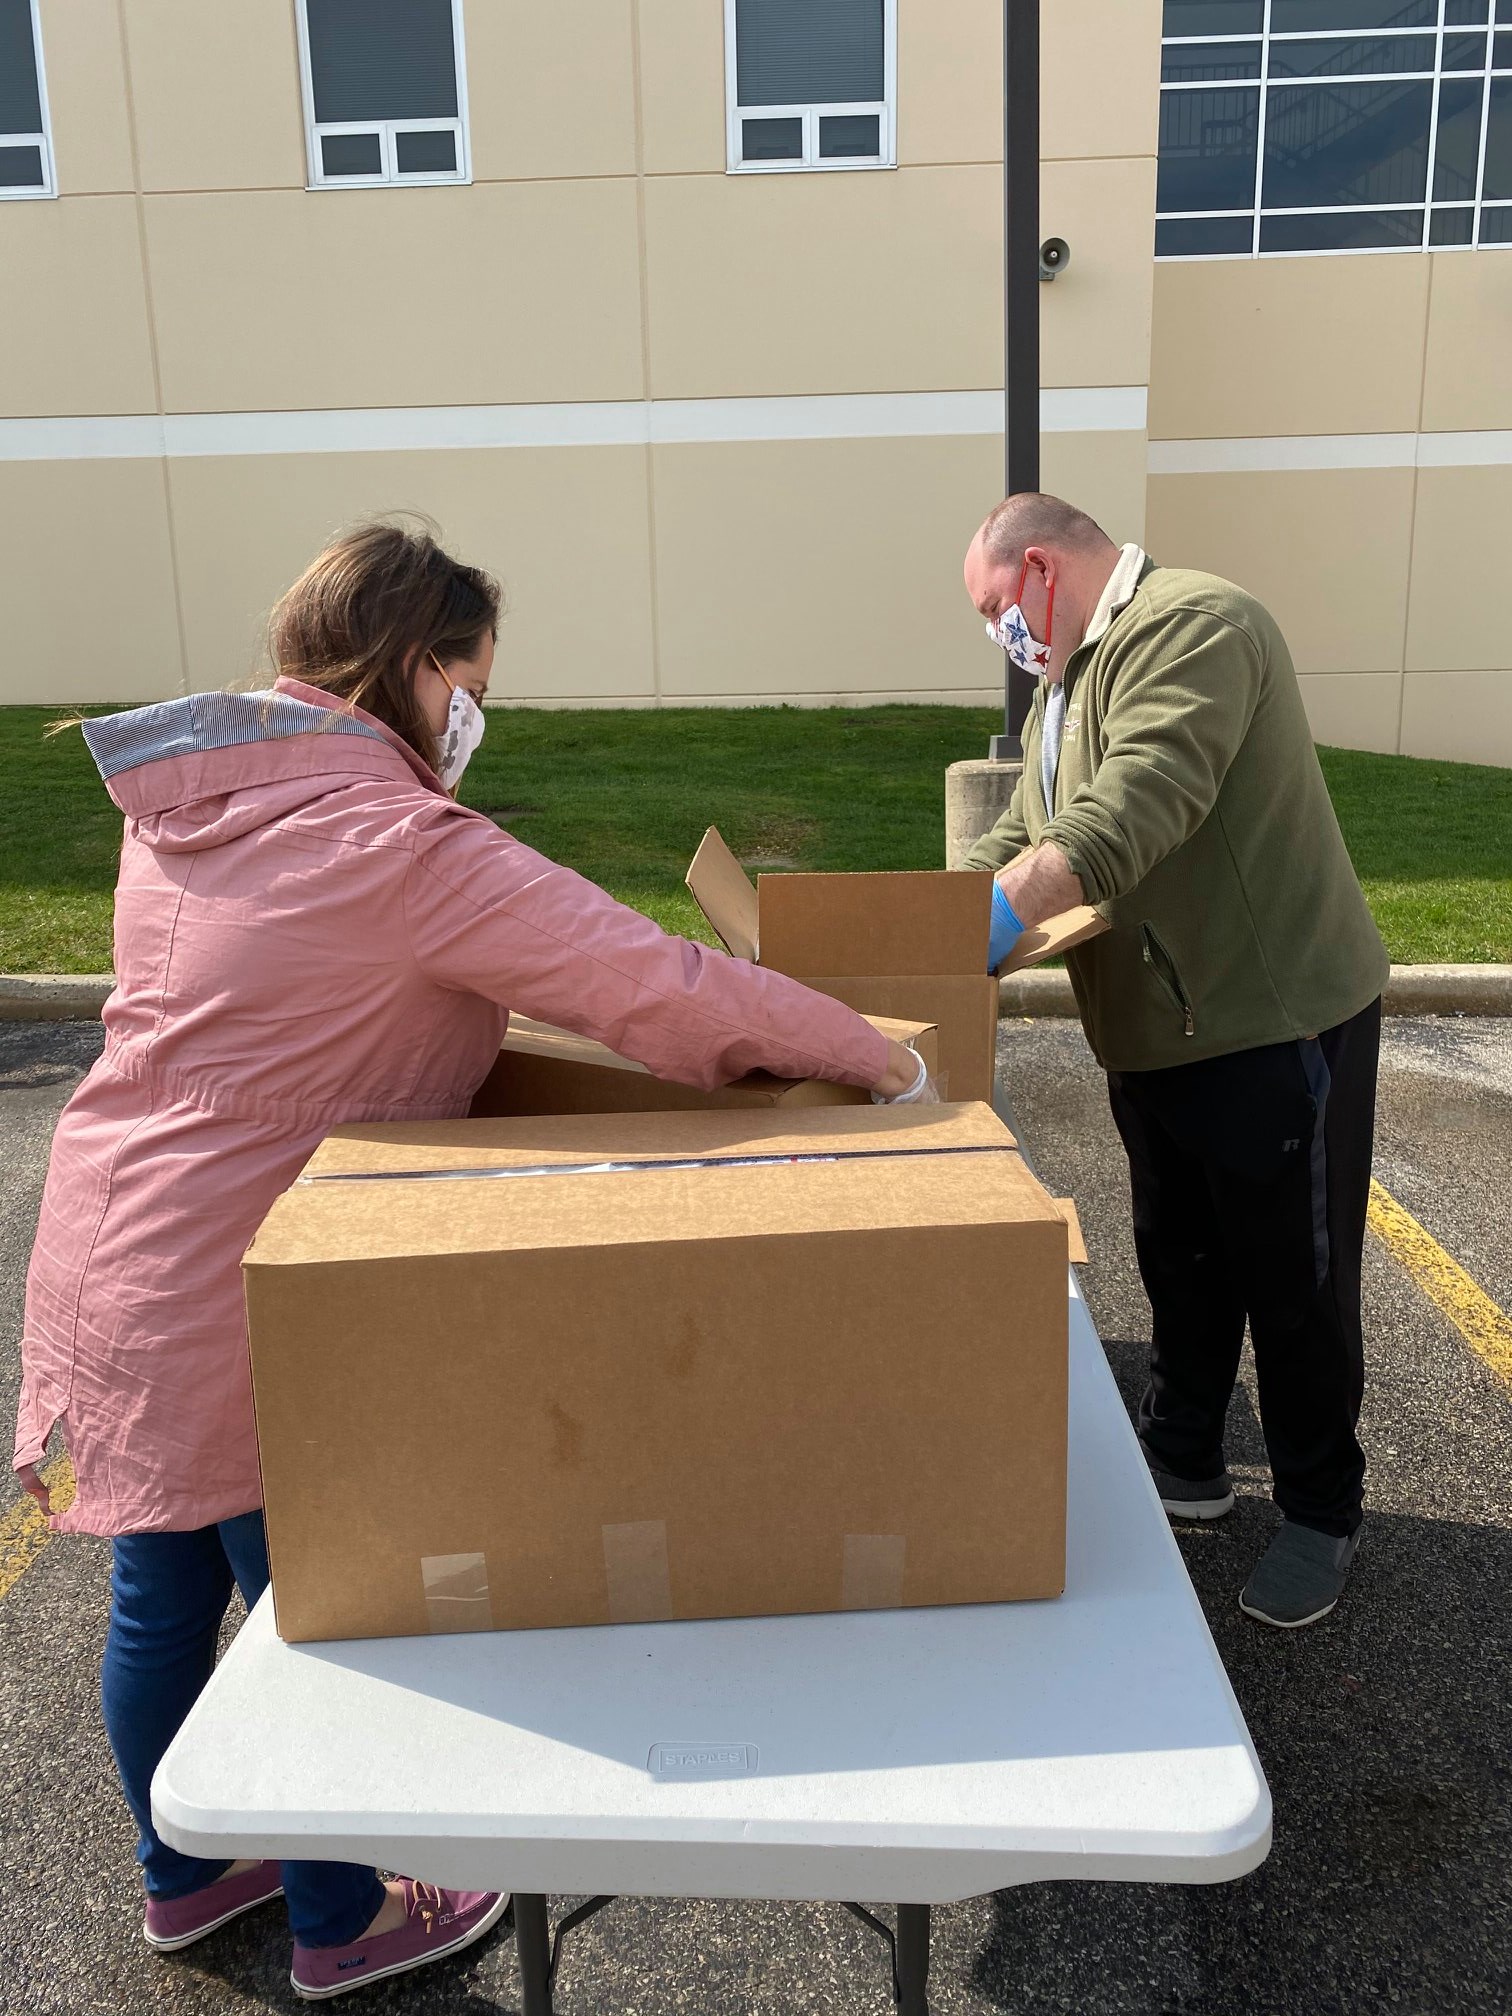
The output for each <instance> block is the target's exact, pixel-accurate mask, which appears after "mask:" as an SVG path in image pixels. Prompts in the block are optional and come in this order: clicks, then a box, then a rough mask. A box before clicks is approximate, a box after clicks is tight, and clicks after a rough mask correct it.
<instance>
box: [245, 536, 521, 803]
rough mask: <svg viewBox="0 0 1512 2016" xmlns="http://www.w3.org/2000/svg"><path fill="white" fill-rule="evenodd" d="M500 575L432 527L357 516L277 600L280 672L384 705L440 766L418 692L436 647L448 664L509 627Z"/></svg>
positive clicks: (377, 708) (377, 707) (371, 706)
mask: <svg viewBox="0 0 1512 2016" xmlns="http://www.w3.org/2000/svg"><path fill="white" fill-rule="evenodd" d="M499 603H500V595H499V584H498V583H497V582H496V581H495V580H494V579H493V577H492V576H491V575H488V574H485V573H484V572H483V571H482V569H481V568H478V567H468V566H466V565H464V564H463V562H462V561H460V560H454V559H453V558H452V557H451V555H450V554H449V553H446V552H444V551H443V550H442V548H441V547H440V546H439V545H438V544H437V542H436V540H435V539H434V538H433V537H432V536H431V534H430V532H429V531H419V530H411V529H409V528H407V527H406V526H403V525H396V524H392V523H389V522H387V521H376V522H374V523H371V524H365V525H356V526H354V527H353V528H352V529H351V530H350V531H348V532H343V533H342V534H341V535H340V536H339V537H338V538H336V539H333V540H332V542H331V544H330V545H329V546H327V547H326V549H325V551H324V552H323V553H319V554H317V555H316V557H315V558H314V559H313V560H312V561H311V562H310V564H309V566H308V567H307V568H306V569H305V571H304V572H303V574H301V575H300V577H299V579H298V580H297V581H296V582H295V583H294V586H293V587H292V588H291V589H290V590H289V591H288V593H287V594H286V595H285V596H284V597H283V599H282V600H281V601H280V602H279V604H278V606H277V608H275V609H274V611H273V614H272V616H271V618H270V619H269V623H268V648H269V651H270V652H271V654H272V658H273V666H274V669H275V671H276V672H277V673H278V674H279V676H280V677H282V678H285V679H298V680H300V681H302V682H303V684H304V685H306V686H318V687H320V688H321V690H322V691H323V692H326V693H334V694H336V695H337V696H338V697H339V698H340V699H342V700H347V701H350V702H351V703H352V705H353V706H355V707H361V708H362V709H364V711H365V712H367V713H369V714H372V715H375V716H376V717H377V719H378V720H380V721H382V722H383V723H384V725H385V726H386V727H389V728H392V729H393V731H394V733H395V734H396V735H398V736H400V737H401V738H402V739H403V740H404V741H405V742H407V743H408V744H409V746H410V747H411V749H413V750H414V751H415V753H416V755H417V756H419V757H420V758H421V760H422V761H423V762H426V763H428V764H429V765H430V766H431V768H432V769H434V768H435V767H436V741H435V737H434V735H433V734H432V733H431V729H430V724H429V723H428V722H427V721H426V718H425V716H424V714H423V713H422V712H421V710H420V705H419V702H418V701H417V700H416V698H415V681H414V671H415V667H416V665H417V664H418V663H419V662H420V661H421V660H422V659H423V658H424V657H425V655H426V653H427V652H428V651H434V652H435V654H436V656H437V657H438V658H439V659H440V660H441V662H442V663H443V664H445V663H447V662H448V661H449V660H451V659H454V658H473V657H476V655H477V653H478V649H479V647H480V646H481V644H482V642H483V638H484V635H485V633H486V634H487V635H489V636H491V637H496V636H497V635H498V630H499Z"/></svg>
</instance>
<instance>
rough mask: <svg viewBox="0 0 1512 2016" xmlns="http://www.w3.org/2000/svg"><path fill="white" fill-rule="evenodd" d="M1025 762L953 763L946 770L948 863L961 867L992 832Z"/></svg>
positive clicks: (947, 865) (946, 842) (949, 865)
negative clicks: (981, 840) (983, 838)
mask: <svg viewBox="0 0 1512 2016" xmlns="http://www.w3.org/2000/svg"><path fill="white" fill-rule="evenodd" d="M1023 768H1024V766H1023V764H1022V763H1020V762H1011V763H991V762H980V763H977V762H973V763H952V764H951V766H950V768H949V769H948V770H947V771H946V772H945V866H946V867H947V868H959V867H960V866H961V864H962V862H963V861H964V860H965V859H966V856H967V855H968V854H969V853H970V852H971V850H972V848H973V847H974V846H975V845H976V843H977V842H978V840H980V839H981V837H982V835H983V834H984V833H989V832H991V830H992V828H993V827H994V826H995V825H996V824H997V822H998V820H999V819H1000V818H1001V817H1002V815H1003V813H1005V812H1006V811H1007V810H1008V801H1009V799H1010V798H1011V797H1012V796H1013V787H1014V785H1015V784H1017V782H1018V780H1019V777H1020V776H1021V775H1022V773H1023Z"/></svg>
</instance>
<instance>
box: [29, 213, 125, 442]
mask: <svg viewBox="0 0 1512 2016" xmlns="http://www.w3.org/2000/svg"><path fill="white" fill-rule="evenodd" d="M0 275H3V276H4V277H3V281H0V286H3V289H4V295H5V307H4V310H3V312H0V406H3V409H4V411H5V413H6V414H7V415H8V416H20V415H25V414H42V413H155V412H156V411H157V394H156V391H155V390H154V387H153V378H152V350H151V346H150V344H149V341H148V334H147V296H146V291H145V289H144V287H143V284H142V251H141V238H140V235H139V232H138V229H137V205H136V198H135V197H134V196H69V197H65V198H63V199H62V200H61V201H59V202H56V203H0ZM22 304H24V312H23V310H22Z"/></svg>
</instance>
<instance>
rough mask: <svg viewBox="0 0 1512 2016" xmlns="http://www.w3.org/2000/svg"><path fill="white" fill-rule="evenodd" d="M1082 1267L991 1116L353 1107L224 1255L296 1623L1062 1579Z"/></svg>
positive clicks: (1010, 1587)
mask: <svg viewBox="0 0 1512 2016" xmlns="http://www.w3.org/2000/svg"><path fill="white" fill-rule="evenodd" d="M1067 1257H1068V1231H1067V1221H1066V1218H1065V1216H1064V1215H1063V1214H1062V1212H1061V1211H1060V1209H1059V1208H1058V1207H1057V1205H1056V1204H1055V1203H1054V1202H1053V1201H1052V1199H1051V1198H1050V1197H1049V1196H1048V1195H1047V1194H1046V1192H1045V1191H1044V1190H1043V1188H1042V1187H1041V1185H1040V1184H1039V1183H1038V1182H1037V1181H1036V1179H1035V1177H1034V1175H1033V1174H1032V1172H1031V1171H1030V1170H1029V1168H1028V1167H1027V1165H1026V1164H1025V1162H1024V1160H1023V1157H1022V1156H1021V1155H1020V1154H1019V1153H1018V1151H1017V1149H1016V1147H1015V1144H1014V1141H1013V1137H1012V1136H1011V1134H1009V1132H1008V1131H1007V1129H1006V1128H1005V1127H1004V1126H1003V1125H1002V1123H1001V1122H1000V1121H999V1120H998V1119H997V1118H996V1116H995V1115H994V1114H993V1113H992V1112H991V1111H990V1109H989V1108H987V1107H985V1106H981V1105H969V1106H935V1107H870V1106H867V1107H854V1106H851V1107H829V1108H825V1107H809V1108H806V1109H800V1110H798V1111H793V1112H788V1111H785V1110H778V1111H775V1112H772V1111H769V1112H759V1111H743V1112H720V1113H636V1114H618V1113H616V1114H597V1115H585V1114H573V1115H567V1116H564V1117H557V1118H537V1119H528V1120H460V1121H424V1122H419V1121H415V1122H407V1123H393V1124H382V1125H380V1124H370V1125H354V1126H349V1127H343V1128H340V1129H338V1130H337V1131H336V1132H335V1133H334V1134H332V1135H331V1136H330V1138H329V1139H328V1140H326V1141H325V1142H324V1143H323V1144H322V1146H321V1147H320V1148H319V1149H318V1150H317V1151H316V1153H315V1155H314V1157H313V1158H312V1159H311V1161H310V1163H309V1164H308V1166H307V1168H306V1170H305V1173H304V1174H303V1175H302V1176H301V1177H300V1178H299V1179H298V1180H297V1181H296V1182H295V1184H294V1185H293V1186H292V1187H291V1188H290V1189H289V1190H288V1191H286V1192H285V1193H284V1195H283V1196H282V1197H280V1198H279V1199H278V1201H277V1202H276V1203H275V1204H274V1206H273V1208H272V1210H271V1211H270V1212H269V1214H268V1216H267V1218H266V1219H265V1221H264V1223H263V1225H262V1227H261V1229H260V1230H259V1231H258V1234H257V1237H256V1239H255V1240H254V1241H253V1244H252V1246H251V1248H250V1250H249V1251H248V1253H247V1256H246V1260H245V1262H244V1277H245V1282H246V1292H247V1315H248V1327H249V1334H250V1338H251V1360H252V1380H253V1388H254V1392H255V1397H256V1405H257V1427H258V1442H259V1449H260V1453H261V1458H262V1474H263V1487H264V1497H265V1503H266V1508H267V1523H268V1538H269V1544H270V1550H271V1558H272V1569H273V1597H274V1604H275V1610H276V1616H277V1622H278V1629H279V1632H280V1634H281V1635H282V1636H283V1637H284V1638H286V1639H289V1640H292V1641H296V1642H298V1641H303V1640H308V1639H330V1638H371V1637H384V1636H390V1635H413V1634H426V1633H430V1632H440V1631H472V1630H490V1629H503V1628H512V1627H525V1626H549V1625H574V1624H603V1623H615V1622H632V1621H634V1622H644V1621H653V1620H656V1619H660V1618H692V1617H721V1616H759V1615H768V1614H774V1613H783V1612H791V1611H800V1612H801V1611H824V1610H851V1609H860V1610H865V1609H881V1608H891V1607H895V1606H897V1605H910V1606H912V1605H921V1604H937V1603H996V1602H1004V1601H1009V1600H1013V1599H1018V1598H1024V1597H1046V1596H1054V1595H1057V1594H1058V1593H1059V1592H1060V1590H1061V1588H1062V1586H1063V1583H1064V1572H1065V1499H1066V1330H1067V1295H1066V1264H1067Z"/></svg>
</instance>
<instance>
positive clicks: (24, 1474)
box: [16, 1463, 52, 1518]
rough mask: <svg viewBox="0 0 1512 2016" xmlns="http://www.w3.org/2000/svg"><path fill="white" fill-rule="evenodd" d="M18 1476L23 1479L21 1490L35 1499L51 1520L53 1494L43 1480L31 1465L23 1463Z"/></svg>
mask: <svg viewBox="0 0 1512 2016" xmlns="http://www.w3.org/2000/svg"><path fill="white" fill-rule="evenodd" d="M16 1475H17V1476H18V1477H19V1478H20V1479H21V1489H22V1490H23V1491H25V1492H26V1493H27V1495H28V1496H29V1497H32V1498H35V1499H36V1501H37V1503H38V1504H39V1505H40V1506H41V1507H42V1510H43V1513H44V1514H45V1515H46V1516H47V1517H49V1518H50V1517H51V1516H52V1493H51V1492H50V1491H49V1490H48V1488H47V1486H46V1485H45V1484H44V1483H43V1482H42V1479H41V1478H40V1477H39V1476H38V1475H37V1473H36V1471H35V1470H34V1469H33V1468H32V1466H31V1465H30V1463H23V1464H22V1466H21V1468H20V1469H19V1470H18V1471H17V1472H16Z"/></svg>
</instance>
